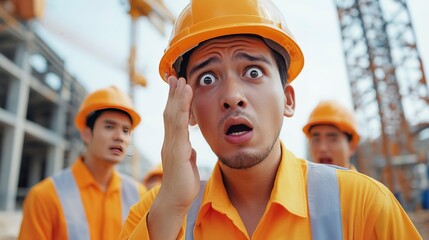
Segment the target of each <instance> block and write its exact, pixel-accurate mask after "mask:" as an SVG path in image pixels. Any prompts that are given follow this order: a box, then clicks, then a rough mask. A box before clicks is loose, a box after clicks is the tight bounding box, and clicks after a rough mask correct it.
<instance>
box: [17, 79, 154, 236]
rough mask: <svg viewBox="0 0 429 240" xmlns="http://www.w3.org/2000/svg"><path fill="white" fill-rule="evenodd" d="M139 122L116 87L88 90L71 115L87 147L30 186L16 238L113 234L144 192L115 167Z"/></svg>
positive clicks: (128, 100) (117, 234) (122, 93)
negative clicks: (61, 168)
mask: <svg viewBox="0 0 429 240" xmlns="http://www.w3.org/2000/svg"><path fill="white" fill-rule="evenodd" d="M139 123H140V116H139V114H138V113H137V112H136V111H135V110H134V108H133V106H132V102H131V99H130V98H129V97H128V96H127V95H126V94H125V93H124V92H122V91H120V90H119V89H118V88H117V87H114V86H110V87H106V88H103V89H99V90H97V91H95V92H93V93H91V94H89V95H88V96H87V97H86V98H85V99H84V101H83V102H82V104H81V106H80V108H79V111H78V113H77V115H76V117H75V124H76V127H77V128H78V129H79V131H80V134H81V137H82V139H83V141H84V143H85V145H86V151H85V152H84V153H83V154H82V156H80V157H78V158H77V159H76V161H75V163H74V164H73V165H72V166H71V167H69V168H66V169H64V170H62V171H61V172H58V173H57V174H55V175H54V176H52V177H49V178H46V179H45V180H43V181H42V182H40V183H38V184H37V185H35V186H34V187H33V188H32V189H31V190H30V192H29V193H28V195H27V197H26V199H25V202H24V205H23V219H22V223H21V229H20V232H19V239H39V240H44V239H69V240H74V239H103V240H104V239H117V238H118V236H119V233H120V230H121V227H122V224H123V222H124V220H125V218H126V216H127V215H128V212H129V208H130V207H131V205H132V204H134V203H136V202H137V201H138V199H139V198H140V196H142V195H143V194H144V193H145V192H146V188H145V187H144V186H143V185H142V184H140V183H138V182H137V181H135V180H134V179H132V178H131V177H128V176H126V175H123V174H120V173H118V172H117V171H116V170H115V165H117V164H118V163H120V162H121V161H122V160H123V159H124V157H125V156H126V153H127V148H128V146H129V144H130V142H131V139H132V138H131V133H132V130H133V129H134V128H135V127H136V126H137V125H138V124H139Z"/></svg>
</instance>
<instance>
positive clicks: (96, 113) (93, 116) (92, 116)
mask: <svg viewBox="0 0 429 240" xmlns="http://www.w3.org/2000/svg"><path fill="white" fill-rule="evenodd" d="M106 111H110V112H119V113H123V114H125V115H127V116H128V118H129V119H130V121H131V124H132V123H133V119H132V118H131V116H130V114H129V113H127V112H125V111H124V110H121V109H117V108H105V109H100V110H96V111H94V112H92V113H90V114H89V115H88V117H87V118H86V126H87V127H89V128H90V129H91V132H92V131H93V130H94V125H95V121H96V120H97V118H98V117H100V115H101V114H102V113H104V112H106Z"/></svg>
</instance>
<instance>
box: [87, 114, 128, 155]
mask: <svg viewBox="0 0 429 240" xmlns="http://www.w3.org/2000/svg"><path fill="white" fill-rule="evenodd" d="M84 135H85V136H84V140H85V142H86V143H87V145H88V146H87V150H88V153H89V154H91V155H92V156H93V157H94V158H96V159H101V160H105V161H111V162H112V163H118V162H121V161H122V160H123V159H124V157H125V155H126V151H127V148H128V145H129V144H130V141H131V120H130V118H129V117H128V116H127V115H126V114H125V113H121V112H115V111H104V112H103V113H101V115H100V116H99V117H98V118H97V120H96V121H95V124H94V129H93V131H92V132H91V130H90V129H89V128H88V127H87V128H86V130H85V134H84Z"/></svg>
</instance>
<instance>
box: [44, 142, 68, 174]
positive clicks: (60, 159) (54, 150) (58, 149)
mask: <svg viewBox="0 0 429 240" xmlns="http://www.w3.org/2000/svg"><path fill="white" fill-rule="evenodd" d="M46 160H47V162H46V163H47V164H46V172H45V177H48V176H52V175H54V174H55V173H57V172H58V171H60V170H61V169H63V166H64V146H62V145H61V146H58V145H57V146H50V147H49V149H48V155H47V156H46Z"/></svg>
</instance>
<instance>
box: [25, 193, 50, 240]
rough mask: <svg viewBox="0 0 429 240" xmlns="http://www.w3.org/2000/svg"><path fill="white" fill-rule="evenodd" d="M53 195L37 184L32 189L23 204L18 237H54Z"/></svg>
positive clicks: (45, 239)
mask: <svg viewBox="0 0 429 240" xmlns="http://www.w3.org/2000/svg"><path fill="white" fill-rule="evenodd" d="M51 196H52V195H51V194H49V193H48V192H45V191H43V189H41V188H40V187H39V186H37V185H36V186H35V187H33V188H32V189H31V190H30V192H29V193H28V195H27V197H26V199H25V201H24V205H23V210H22V215H23V216H22V222H21V228H20V231H19V237H18V239H20V240H21V239H22V240H26V239H40V240H47V239H52V235H53V228H54V227H55V222H54V221H53V219H55V216H54V215H55V205H54V201H53V200H52V199H51Z"/></svg>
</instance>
